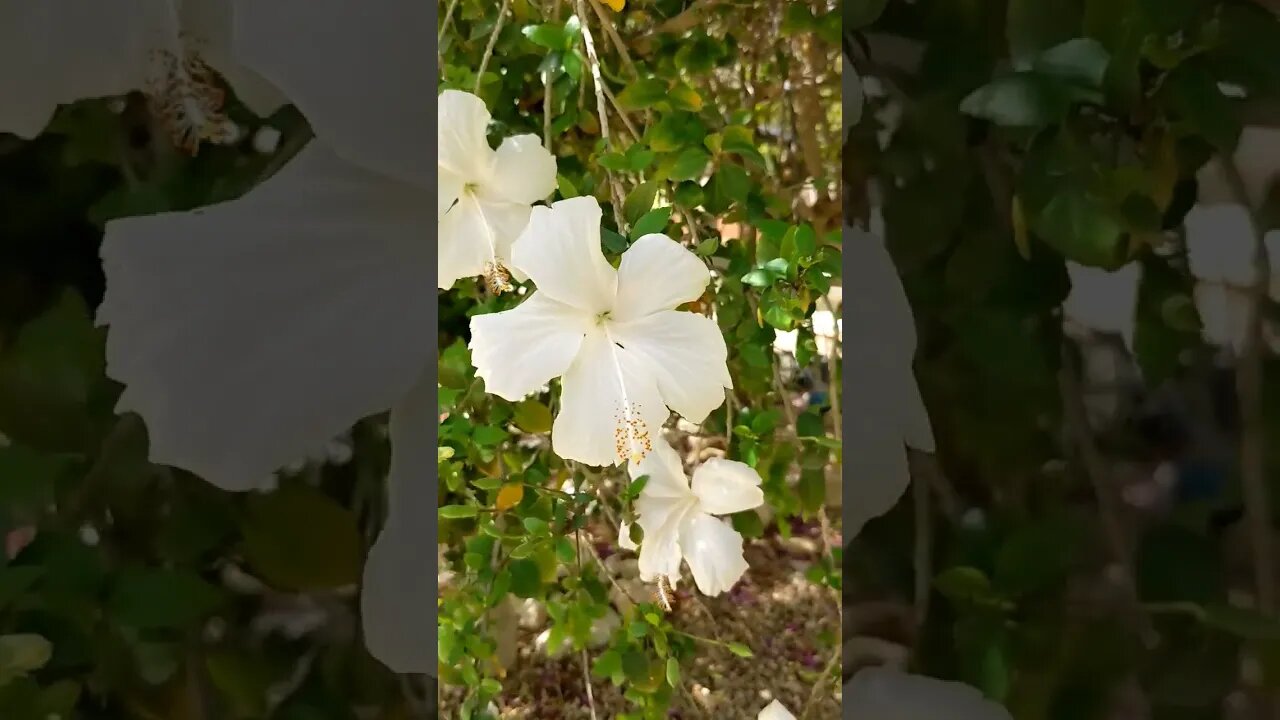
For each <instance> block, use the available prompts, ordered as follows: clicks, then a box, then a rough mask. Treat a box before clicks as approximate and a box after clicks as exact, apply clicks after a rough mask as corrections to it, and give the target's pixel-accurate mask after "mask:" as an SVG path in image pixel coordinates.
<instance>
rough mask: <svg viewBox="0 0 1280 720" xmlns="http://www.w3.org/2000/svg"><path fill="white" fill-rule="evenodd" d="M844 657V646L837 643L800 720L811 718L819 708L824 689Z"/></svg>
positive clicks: (814, 686)
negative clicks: (812, 713)
mask: <svg viewBox="0 0 1280 720" xmlns="http://www.w3.org/2000/svg"><path fill="white" fill-rule="evenodd" d="M843 655H844V645H841V644H839V643H837V644H836V649H835V651H834V652H832V653H831V659H830V660H828V661H827V666H826V667H825V668H823V670H822V675H821V676H820V677H819V678H818V681H817V682H816V683H814V684H813V689H812V690H810V691H809V699H808V700H807V701H806V702H805V704H804V709H803V710H801V711H800V720H805V718H807V717H809V713H810V712H811V711H812V710H813V709H814V708H815V707H817V705H818V698H819V697H821V692H822V689H823V688H824V687H826V685H827V683H828V682H830V681H831V674H832V673H833V672H835V669H836V665H837V664H839V662H840V659H841V657H842V656H843Z"/></svg>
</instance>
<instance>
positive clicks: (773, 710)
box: [756, 700, 878, 720]
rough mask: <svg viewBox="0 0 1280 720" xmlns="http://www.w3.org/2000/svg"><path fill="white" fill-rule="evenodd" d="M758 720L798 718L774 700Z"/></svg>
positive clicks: (758, 716) (789, 719) (791, 719)
mask: <svg viewBox="0 0 1280 720" xmlns="http://www.w3.org/2000/svg"><path fill="white" fill-rule="evenodd" d="M756 720H796V716H795V715H792V714H791V711H790V710H788V709H787V706H786V705H783V704H782V703H781V702H780V701H778V700H774V701H773V702H771V703H769V704H768V705H766V706H765V708H764V709H763V710H761V711H760V714H759V715H757V716H756ZM877 720H878V719H877Z"/></svg>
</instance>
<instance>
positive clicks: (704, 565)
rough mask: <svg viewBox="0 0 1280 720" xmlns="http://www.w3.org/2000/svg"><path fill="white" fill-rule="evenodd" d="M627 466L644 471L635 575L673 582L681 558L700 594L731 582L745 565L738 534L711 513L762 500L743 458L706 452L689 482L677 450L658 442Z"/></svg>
mask: <svg viewBox="0 0 1280 720" xmlns="http://www.w3.org/2000/svg"><path fill="white" fill-rule="evenodd" d="M628 471H629V472H630V473H631V477H632V479H637V478H640V477H641V476H645V475H647V476H648V477H649V479H648V481H647V482H646V483H645V486H644V489H643V490H641V492H640V497H638V498H636V501H635V509H636V514H637V516H638V517H637V522H638V523H640V527H641V528H643V529H644V540H643V541H642V542H641V545H640V562H639V566H640V579H641V580H644V581H646V582H649V581H652V580H656V579H657V578H658V577H659V576H665V577H666V578H667V579H668V580H669V581H670V582H671V583H672V584H673V585H674V584H675V582H676V580H677V579H679V577H680V564H681V562H682V561H683V562H687V563H689V569H690V570H691V571H693V581H694V583H695V584H697V586H698V590H700V591H701V592H702V594H704V595H719V594H720V593H722V592H725V591H726V590H729V589H730V588H732V587H733V586H734V584H735V583H737V582H738V580H739V579H740V578H741V577H742V574H743V573H745V572H746V571H747V561H746V558H744V557H743V554H742V535H740V534H739V533H738V531H737V530H734V529H733V526H732V525H731V524H729V522H728V521H727V520H722V519H720V518H718V517H716V516H717V515H729V514H732V513H736V512H742V511H743V510H751V509H753V508H756V507H759V506H760V505H761V504H763V503H764V493H763V492H762V491H761V490H760V475H759V474H757V473H756V471H755V470H753V469H751V467H750V466H748V465H744V464H743V463H740V462H736V461H734V460H724V459H721V458H712V459H710V460H707V461H706V462H704V463H703V464H702V465H700V466H699V467H698V469H697V470H695V471H694V472H693V483H692V485H690V482H689V478H688V477H686V476H685V474H684V467H683V466H682V465H681V463H680V456H679V455H678V454H676V451H675V450H674V449H672V448H671V446H670V445H667V444H666V443H664V442H659V443H658V444H657V445H656V446H655V447H654V449H653V452H652V453H650V454H649V455H648V456H647V457H645V458H644V459H643V460H641V461H640V462H638V463H633V464H632V465H630V466H629V467H628Z"/></svg>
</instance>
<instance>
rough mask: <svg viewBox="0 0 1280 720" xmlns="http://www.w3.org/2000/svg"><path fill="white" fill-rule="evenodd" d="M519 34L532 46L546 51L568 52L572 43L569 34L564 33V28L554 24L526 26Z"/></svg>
mask: <svg viewBox="0 0 1280 720" xmlns="http://www.w3.org/2000/svg"><path fill="white" fill-rule="evenodd" d="M520 32H521V34H523V35H524V36H525V37H527V38H529V41H530V42H532V43H533V44H534V45H539V46H541V47H544V48H547V49H548V50H568V49H569V44H570V42H572V39H571V37H570V35H569V33H567V32H565V28H564V26H563V25H558V24H555V23H546V24H543V25H527V26H525V27H524V28H522V29H521V30H520Z"/></svg>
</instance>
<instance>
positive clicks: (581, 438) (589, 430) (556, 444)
mask: <svg viewBox="0 0 1280 720" xmlns="http://www.w3.org/2000/svg"><path fill="white" fill-rule="evenodd" d="M538 292H542V291H541V290H539V291H538ZM520 361H522V362H523V361H527V360H526V359H525V358H524V357H523V356H521V358H520ZM560 385H561V393H560V414H559V415H558V416H556V419H555V423H554V424H553V425H552V427H551V447H552V449H553V450H554V451H555V453H556V454H557V455H559V456H560V457H562V458H564V459H565V460H577V461H578V462H582V463H586V464H588V465H614V464H619V463H621V462H623V461H625V460H628V459H632V456H640V457H643V456H646V455H648V454H649V453H650V452H652V451H653V446H654V445H655V444H660V443H661V442H662V439H661V437H659V433H660V432H661V430H662V426H663V424H664V423H666V421H667V418H668V417H669V415H670V413H668V412H667V407H666V405H664V404H663V403H662V396H661V395H659V394H658V385H657V383H656V382H655V381H654V379H653V376H652V375H651V374H650V373H649V371H648V368H646V367H644V366H642V365H641V364H640V363H639V362H638V361H637V360H636V358H635V355H634V354H631V353H625V352H622V351H621V349H620V348H618V347H617V346H616V345H614V344H613V343H612V342H611V341H610V340H609V338H608V337H607V336H606V335H605V334H604V333H602V332H592V333H590V334H588V335H587V337H586V339H585V340H584V341H583V343H582V348H581V350H579V352H578V357H577V358H576V359H574V361H573V364H572V365H570V366H569V370H568V371H567V372H565V374H564V377H563V379H562V380H561V382H560Z"/></svg>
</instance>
